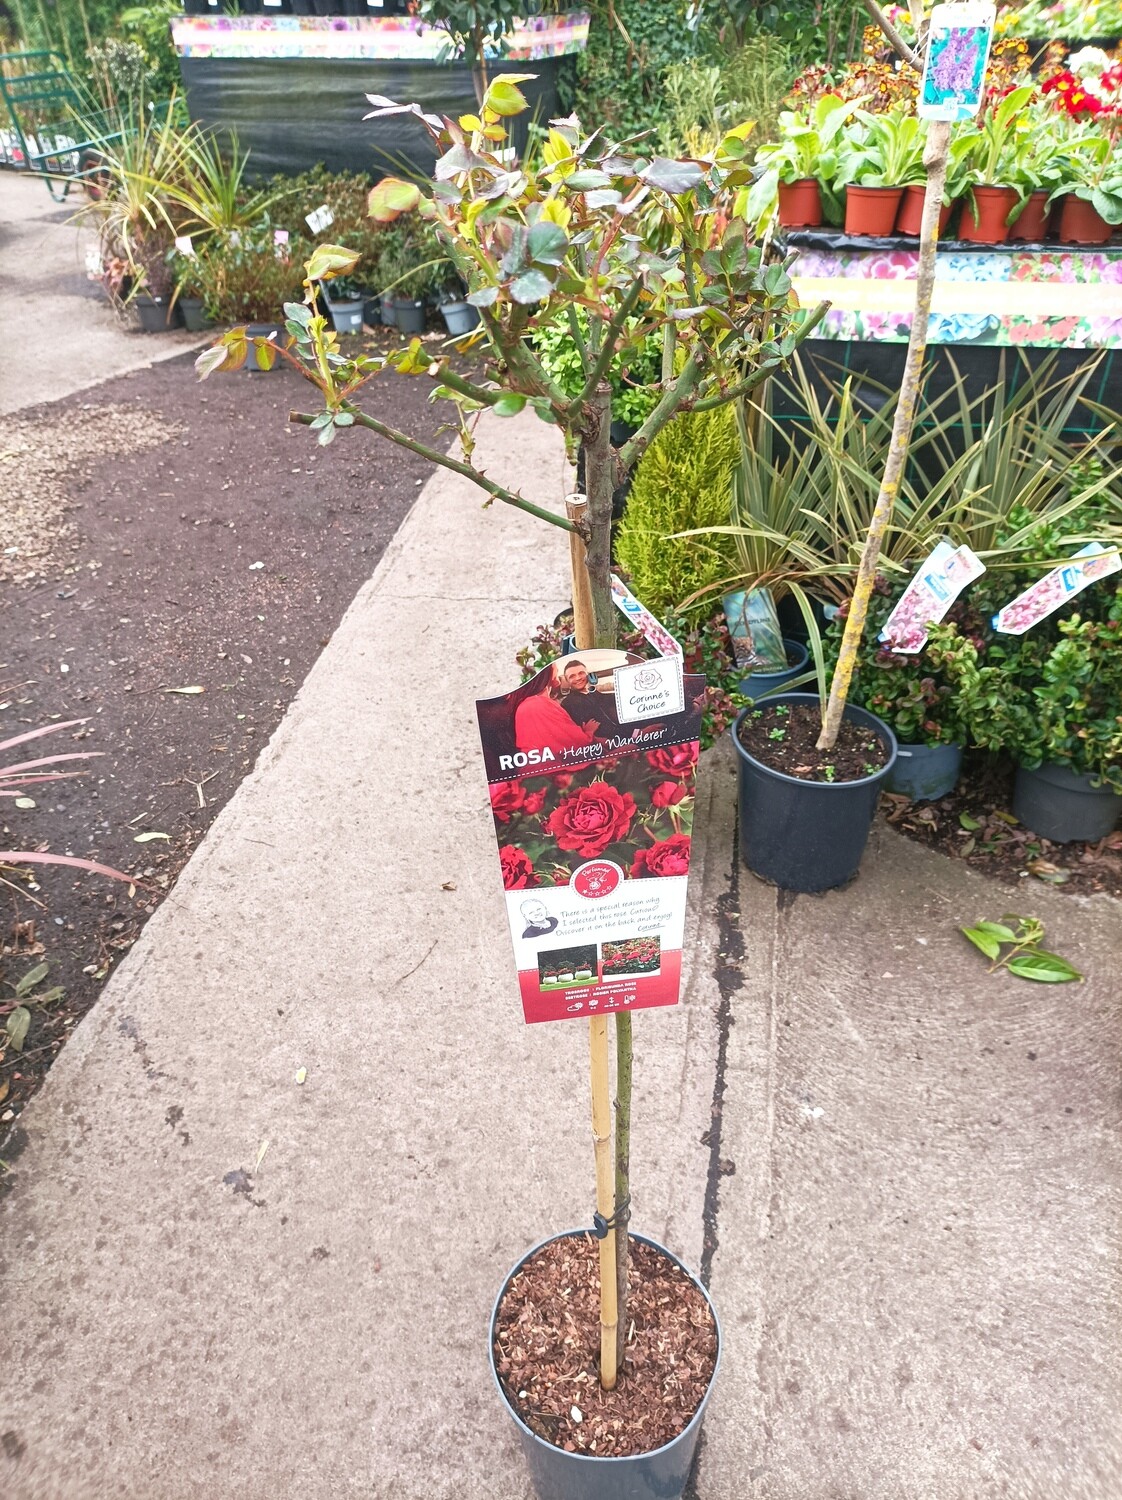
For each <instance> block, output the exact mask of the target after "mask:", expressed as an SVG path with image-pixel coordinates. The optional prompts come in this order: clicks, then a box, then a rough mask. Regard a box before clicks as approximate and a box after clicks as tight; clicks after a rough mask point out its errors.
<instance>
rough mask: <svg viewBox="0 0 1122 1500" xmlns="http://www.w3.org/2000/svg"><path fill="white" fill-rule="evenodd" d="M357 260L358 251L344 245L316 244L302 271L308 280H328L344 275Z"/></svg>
mask: <svg viewBox="0 0 1122 1500" xmlns="http://www.w3.org/2000/svg"><path fill="white" fill-rule="evenodd" d="M358 262H359V255H358V252H357V251H356V250H348V249H347V248H346V247H345V246H344V245H317V246H316V248H315V250H313V252H312V258H311V260H309V261H308V262H307V264H306V265H305V267H304V271H305V273H306V275H307V278H308V280H309V281H330V279H331V278H332V277H333V276H346V275H347V273H348V272H349V271H353V270H354V268H355V266H357V265H358Z"/></svg>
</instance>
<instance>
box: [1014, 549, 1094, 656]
mask: <svg viewBox="0 0 1122 1500" xmlns="http://www.w3.org/2000/svg"><path fill="white" fill-rule="evenodd" d="M1120 568H1122V556H1120V555H1119V552H1118V548H1117V547H1104V546H1103V544H1102V543H1101V542H1088V543H1087V545H1086V546H1085V547H1080V549H1079V551H1078V552H1075V553H1073V554H1072V557H1071V561H1070V562H1066V563H1064V564H1063V565H1062V566H1061V567H1058V568H1053V569H1052V571H1051V572H1050V573H1045V575H1044V577H1043V578H1038V579H1037V580H1036V582H1035V583H1034V584H1033V585H1032V587H1031V588H1027V589H1025V591H1024V593H1023V594H1018V595H1017V597H1016V598H1015V599H1011V600H1010V601H1009V603H1008V604H1006V605H1003V607H1002V608H1001V609H1000V610H999V611H998V613H997V614H996V615H994V617H993V628H994V629H995V630H996V631H998V632H1000V634H1001V635H1024V633H1025V631H1026V630H1031V629H1032V627H1033V626H1034V625H1039V624H1040V622H1041V620H1046V619H1047V618H1048V616H1049V615H1052V614H1055V612H1056V610H1058V609H1059V608H1060V607H1061V605H1064V604H1066V603H1067V602H1068V600H1069V599H1074V598H1075V596H1076V594H1079V593H1082V591H1083V590H1084V589H1085V588H1087V587H1088V585H1089V584H1092V583H1094V582H1095V581H1096V580H1097V579H1099V578H1106V577H1108V576H1109V575H1110V574H1111V573H1117V572H1118V570H1119V569H1120Z"/></svg>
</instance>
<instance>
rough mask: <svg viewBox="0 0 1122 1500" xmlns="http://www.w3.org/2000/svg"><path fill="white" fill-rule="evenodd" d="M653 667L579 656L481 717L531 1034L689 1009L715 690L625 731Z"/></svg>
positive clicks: (699, 692)
mask: <svg viewBox="0 0 1122 1500" xmlns="http://www.w3.org/2000/svg"><path fill="white" fill-rule="evenodd" d="M643 665H644V663H643V662H642V660H641V659H640V658H638V657H634V656H629V655H627V653H626V652H623V651H607V650H590V651H578V652H574V653H573V654H572V655H570V656H564V657H561V658H560V659H559V660H558V661H556V662H553V663H551V664H550V665H549V666H548V667H545V668H543V670H542V671H541V672H539V673H538V674H537V676H536V677H534V678H532V679H531V680H530V681H529V682H527V683H524V684H523V685H522V686H521V687H520V688H516V689H515V690H514V691H513V692H510V693H505V694H503V695H502V696H501V697H498V698H486V699H482V700H480V702H479V703H478V704H477V705H476V707H477V712H478V715H479V729H480V737H481V739H482V742H483V756H484V761H485V764H486V767H487V778H488V789H489V793H490V801H491V815H492V818H493V820H494V825H495V834H496V838H497V842H498V849H499V867H500V871H501V874H502V881H503V889H504V892H505V900H506V908H507V919H508V922H509V925H510V935H511V941H512V943H513V946H514V956H515V965H516V967H517V970H518V984H519V991H520V993H521V996H522V1006H523V1012H524V1015H525V1017H526V1020H527V1021H559V1020H567V1019H569V1018H574V1017H577V1018H579V1017H587V1016H589V1015H597V1014H599V1013H600V1012H603V1011H609V1010H642V1009H647V1008H650V1007H652V1006H663V1005H676V1004H677V1003H678V992H679V985H680V978H681V968H682V934H683V929H684V924H685V911H686V882H687V878H688V875H689V867H690V846H691V839H692V833H693V813H694V792H695V785H696V778H697V764H698V750H699V744H698V740H699V735H700V730H701V711H702V707H703V704H704V697H705V679H704V678H703V677H701V676H698V675H696V674H686V675H685V676H684V677H681V678H680V679H679V680H680V681H681V683H682V690H681V695H680V697H679V696H678V694H677V693H675V694H674V695H673V697H672V698H671V699H669V700H668V705H667V706H668V710H669V711H667V712H665V713H664V714H662V715H661V716H659V717H646V716H645V717H644V718H643V719H642V720H641V721H640V722H638V723H634V722H628V721H627V719H626V718H625V717H623V716H621V714H620V712H619V709H620V706H621V701H622V703H623V704H624V706H625V712H626V704H627V701H628V699H629V698H630V697H631V696H633V689H632V687H631V686H630V685H629V686H628V688H627V693H626V696H625V695H624V694H623V693H621V692H620V688H621V686H622V682H620V683H617V681H616V672H617V671H619V670H621V669H622V671H623V680H626V681H628V682H629V683H631V682H633V680H634V677H635V675H636V674H634V673H633V672H632V671H631V669H632V668H634V667H637V666H638V667H642V666H643ZM640 676H641V674H640ZM643 686H644V682H643V681H642V680H641V681H640V687H643ZM647 686H648V687H649V685H647Z"/></svg>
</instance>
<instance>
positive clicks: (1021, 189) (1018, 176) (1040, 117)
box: [1008, 109, 1075, 243]
mask: <svg viewBox="0 0 1122 1500" xmlns="http://www.w3.org/2000/svg"><path fill="white" fill-rule="evenodd" d="M1074 150H1075V143H1074V142H1073V141H1072V140H1071V139H1069V138H1068V137H1067V136H1065V135H1061V134H1059V133H1057V127H1056V120H1055V116H1054V114H1053V113H1052V112H1051V111H1048V112H1041V111H1039V110H1035V109H1033V110H1030V111H1029V113H1028V117H1027V119H1026V121H1025V127H1024V128H1023V129H1018V130H1017V131H1016V132H1015V134H1014V137H1013V157H1012V161H1011V164H1010V168H1009V174H1008V175H1009V179H1010V185H1011V186H1013V187H1015V188H1016V189H1017V193H1018V195H1019V206H1018V208H1017V212H1016V217H1015V218H1014V219H1013V222H1012V224H1011V225H1010V227H1009V238H1010V239H1011V240H1018V241H1023V242H1029V243H1039V242H1040V241H1041V240H1043V239H1044V238H1045V236H1046V235H1047V233H1048V230H1049V227H1050V223H1051V218H1052V209H1051V199H1052V196H1053V194H1055V193H1057V192H1061V191H1063V190H1064V189H1063V184H1064V183H1065V182H1066V181H1067V180H1068V178H1069V177H1070V175H1071V171H1072V160H1071V158H1072V153H1073V151H1074Z"/></svg>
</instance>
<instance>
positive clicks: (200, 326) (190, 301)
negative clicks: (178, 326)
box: [179, 297, 211, 333]
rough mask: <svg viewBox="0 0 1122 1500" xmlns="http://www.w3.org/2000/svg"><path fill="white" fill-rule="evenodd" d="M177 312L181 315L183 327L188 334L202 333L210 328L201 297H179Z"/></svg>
mask: <svg viewBox="0 0 1122 1500" xmlns="http://www.w3.org/2000/svg"><path fill="white" fill-rule="evenodd" d="M179 311H180V312H181V313H182V314H183V326H184V328H186V330H187V332H188V333H202V332H203V330H204V329H207V328H210V327H211V322H210V319H209V318H208V317H207V315H206V307H205V305H204V303H203V299H202V298H201V297H180V299H179Z"/></svg>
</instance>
